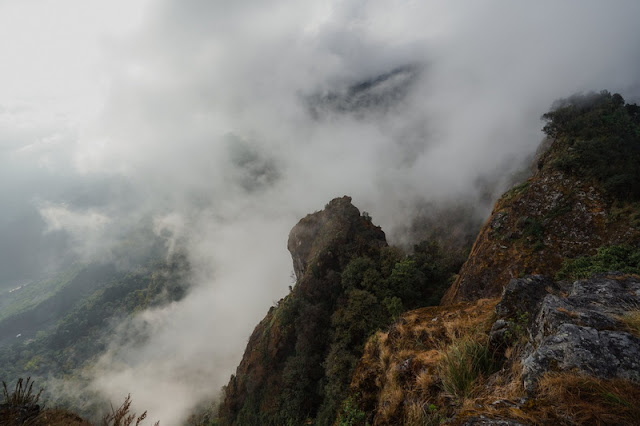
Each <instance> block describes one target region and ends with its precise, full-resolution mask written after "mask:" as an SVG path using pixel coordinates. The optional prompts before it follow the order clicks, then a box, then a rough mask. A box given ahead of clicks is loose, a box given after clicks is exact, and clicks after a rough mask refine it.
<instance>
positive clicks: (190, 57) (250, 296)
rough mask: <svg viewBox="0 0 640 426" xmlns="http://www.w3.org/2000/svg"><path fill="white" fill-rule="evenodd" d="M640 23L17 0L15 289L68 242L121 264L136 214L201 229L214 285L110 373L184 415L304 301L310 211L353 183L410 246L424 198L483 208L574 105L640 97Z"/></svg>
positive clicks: (7, 137) (8, 146) (11, 92)
mask: <svg viewBox="0 0 640 426" xmlns="http://www.w3.org/2000/svg"><path fill="white" fill-rule="evenodd" d="M638 16H640V2H638V1H636V0H629V1H615V2H602V1H584V0H583V1H579V2H578V1H558V0H554V1H536V2H533V1H530V2H527V3H526V4H525V3H523V2H513V1H506V0H505V1H483V2H478V1H458V2H452V1H441V2H435V1H426V0H425V1H411V0H395V1H381V0H368V1H365V0H343V1H328V0H325V1H306V2H300V1H293V0H268V1H265V0H261V1H251V0H244V1H240V0H238V1H233V2H231V1H212V0H206V1H205V0H186V1H185V0H158V1H151V0H126V1H125V0H110V1H97V0H96V1H87V0H62V1H52V0H20V1H18V0H14V1H11V0H0V59H1V63H2V65H1V66H0V196H2V199H3V210H2V212H0V250H2V255H1V256H0V257H1V259H0V266H2V268H0V269H2V270H3V272H2V274H0V281H2V282H0V287H1V286H6V285H10V284H12V283H15V282H17V281H19V280H20V279H25V278H29V277H31V276H34V275H37V272H38V271H40V270H41V269H43V268H46V267H49V268H51V267H53V266H52V265H56V264H57V262H59V260H60V259H59V257H60V254H61V253H62V254H64V255H65V256H69V255H71V254H76V255H82V256H83V258H84V259H85V260H91V259H100V258H106V257H108V256H109V255H110V247H111V245H112V244H113V243H114V240H115V239H117V237H118V236H119V235H122V234H126V232H127V230H130V229H131V228H132V226H135V224H136V223H140V221H141V220H149V221H151V222H153V226H154V227H155V229H156V230H157V231H158V232H160V231H164V233H163V235H170V236H172V237H175V238H178V237H180V238H184V239H185V240H186V241H187V242H188V244H187V250H188V254H189V257H190V260H191V262H192V263H193V265H194V266H195V268H196V277H195V281H196V287H195V290H194V291H193V292H192V293H191V294H190V295H189V296H188V297H187V298H186V299H185V300H184V301H183V302H181V303H179V304H175V305H172V306H169V307H166V308H163V309H161V310H156V311H150V312H145V313H144V314H143V315H141V316H140V318H139V321H146V322H148V323H149V324H153V327H152V330H153V333H152V336H151V338H150V340H149V342H148V344H147V345H144V346H142V347H136V348H126V350H122V349H121V350H120V351H119V352H118V357H119V358H118V359H120V360H121V361H122V360H123V359H124V364H120V365H118V367H117V368H116V367H113V365H111V362H112V361H113V356H112V355H114V354H115V353H116V352H117V351H116V352H111V353H110V354H108V355H107V356H105V358H104V359H103V360H102V364H101V368H102V369H101V370H100V371H101V372H105V371H106V373H104V374H102V375H100V376H99V377H97V378H96V381H95V384H96V386H97V387H99V388H100V389H103V390H104V391H105V392H106V394H108V395H109V396H112V397H113V398H114V399H115V400H121V399H122V395H126V394H127V393H128V392H131V393H132V395H133V399H134V402H135V403H138V404H139V405H140V406H141V407H144V409H148V410H149V415H150V417H151V418H154V419H155V418H158V419H161V420H162V421H163V424H175V422H176V421H177V420H178V419H180V418H182V416H184V415H185V413H186V412H188V410H189V409H190V408H191V407H192V405H193V403H195V402H197V400H198V399H202V398H210V397H211V396H212V395H213V394H214V393H215V392H216V391H217V390H218V389H219V388H220V386H222V385H223V384H225V382H226V380H227V379H228V376H229V374H231V373H232V372H233V369H234V368H235V366H236V365H237V364H238V362H239V357H240V355H241V352H242V350H243V349H244V345H245V343H246V340H247V338H248V336H249V333H250V332H251V330H252V328H253V326H254V325H255V324H256V323H257V321H258V320H259V319H260V318H262V316H263V315H264V314H265V313H266V311H267V310H268V308H269V306H270V305H271V304H272V303H273V302H274V301H275V300H277V299H279V298H280V297H282V296H283V295H284V294H286V292H287V286H288V285H290V284H291V282H290V280H289V274H290V271H291V269H292V268H291V261H290V258H289V255H288V253H287V252H286V240H287V236H288V231H289V229H290V228H291V227H292V226H293V225H294V224H295V223H296V222H297V220H298V219H299V218H300V217H302V216H304V215H305V214H307V213H310V212H313V211H315V210H319V209H321V208H322V207H323V206H324V204H325V203H327V202H328V201H329V200H330V199H331V198H333V197H336V196H342V195H344V194H348V195H351V196H353V201H354V204H355V205H356V206H358V207H359V208H361V210H366V211H368V212H369V213H370V214H371V215H372V217H373V219H374V222H375V223H377V224H380V225H382V226H383V229H384V230H385V231H387V234H388V236H389V238H390V239H391V240H394V238H395V236H394V229H395V228H396V227H397V226H399V225H402V224H403V223H406V222H407V221H409V220H410V219H411V217H412V215H413V214H415V210H414V206H415V205H416V204H417V202H419V201H424V200H430V201H436V202H439V201H442V202H444V200H450V199H459V198H465V197H466V198H468V199H473V195H474V193H475V192H477V190H478V188H477V186H476V185H477V182H478V179H481V178H486V177H495V176H501V175H503V174H507V173H509V172H510V171H512V170H510V169H513V168H517V167H519V166H520V161H522V159H524V158H526V156H527V155H529V154H531V153H532V152H533V151H534V150H535V148H536V146H537V144H538V143H539V142H540V140H541V137H542V134H541V132H540V128H541V127H542V123H541V122H540V120H539V117H540V115H541V114H543V113H544V112H546V111H547V109H548V108H549V106H550V105H551V103H552V102H553V101H554V100H555V99H556V98H559V97H563V96H568V95H571V94H573V93H575V92H579V91H590V90H595V91H599V90H602V89H607V90H610V91H612V92H620V93H622V94H623V96H625V98H626V99H627V100H637V96H638V93H639V89H640V85H639V80H638V79H639V77H638V76H640V49H638V46H640V29H639V27H638V25H637V18H638ZM397 70H404V71H398V72H396V73H394V71H397ZM390 73H391V74H390ZM380 76H385V77H383V78H378V77H380ZM387 77H391V78H387ZM376 78H378V79H377V80H376ZM367 81H368V82H370V83H372V82H373V83H374V84H372V85H370V86H368V87H369V89H370V90H369V92H367V93H364V94H362V93H360V95H361V98H357V99H360V100H361V101H362V100H363V101H362V102H360V103H358V102H356V101H354V98H353V96H355V95H354V92H353V91H351V92H350V91H349V88H350V87H353V86H354V85H356V84H359V83H363V82H367ZM356 95H357V94H356ZM483 211H484V212H485V213H486V210H483ZM33 253H36V254H37V256H35V255H33ZM30 254H31V255H30ZM3 280H4V281H3ZM114 351H115V350H114ZM159 371H163V372H167V371H173V372H175V374H158V372H159ZM185 378H186V379H188V380H185ZM189 380H192V381H191V382H190V381H189ZM194 383H195V385H194ZM176 395H180V397H179V398H178V397H176ZM164 396H169V397H167V398H165V397H164Z"/></svg>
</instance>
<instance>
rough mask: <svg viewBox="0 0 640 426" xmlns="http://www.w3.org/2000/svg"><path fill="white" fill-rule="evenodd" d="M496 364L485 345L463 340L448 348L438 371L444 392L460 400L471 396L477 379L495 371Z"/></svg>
mask: <svg viewBox="0 0 640 426" xmlns="http://www.w3.org/2000/svg"><path fill="white" fill-rule="evenodd" d="M497 364H498V363H497V362H496V360H495V358H494V356H493V353H492V352H491V351H490V350H489V348H488V346H487V344H486V343H480V342H477V341H474V340H469V339H465V338H463V339H460V340H458V341H456V342H454V343H453V344H451V345H450V346H449V348H448V349H447V351H446V352H445V354H444V356H443V357H442V359H441V360H440V364H439V368H438V371H439V374H440V378H441V380H442V386H443V388H444V390H445V391H446V392H447V393H449V394H451V395H453V396H455V397H457V398H459V399H462V398H465V397H467V396H469V395H470V394H471V391H472V389H473V387H474V385H475V384H476V381H477V380H478V379H479V378H481V377H486V376H488V375H490V374H492V373H494V372H495V371H497V369H498V365H497Z"/></svg>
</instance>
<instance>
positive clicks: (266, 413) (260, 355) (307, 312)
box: [219, 196, 386, 425]
mask: <svg viewBox="0 0 640 426" xmlns="http://www.w3.org/2000/svg"><path fill="white" fill-rule="evenodd" d="M384 246H386V240H385V235H384V233H383V232H382V230H381V229H380V228H379V227H378V226H375V225H373V224H372V223H371V219H370V218H369V217H368V216H361V215H360V212H359V210H358V209H357V208H356V207H354V206H353V205H352V204H351V198H350V197H346V196H345V197H342V198H336V199H334V200H332V201H331V202H330V203H329V204H327V205H326V206H325V209H324V210H322V211H320V212H316V213H313V214H310V215H307V216H306V217H305V218H303V219H302V220H300V222H298V224H297V225H296V226H295V227H294V228H293V229H292V230H291V233H290V234H289V241H288V245H287V247H288V249H289V251H290V252H291V257H292V259H293V264H294V270H295V274H296V277H297V283H296V285H295V287H294V288H293V290H292V292H291V293H290V294H289V295H288V296H287V297H285V298H283V299H282V300H280V301H279V302H278V304H277V306H275V307H272V308H271V309H270V310H269V312H268V313H267V315H266V317H265V318H264V319H263V320H262V321H261V322H260V323H259V324H258V326H257V327H256V328H255V330H254V331H253V333H252V335H251V337H250V338H249V342H248V343H247V348H246V350H245V353H244V356H243V358H242V361H241V362H240V365H239V366H238V368H237V370H236V374H235V375H233V376H232V377H231V379H230V381H229V384H228V385H227V386H226V388H225V395H224V401H223V402H222V405H221V406H220V411H219V416H220V421H221V424H237V425H280V424H287V423H288V422H293V423H295V424H300V423H301V422H303V421H305V419H306V417H301V413H302V414H303V415H304V416H310V417H313V416H314V415H315V413H316V411H317V410H318V407H319V406H320V404H321V402H322V396H321V395H320V393H321V392H322V386H321V380H322V378H323V377H324V375H325V372H324V366H323V364H324V359H325V357H326V355H327V351H328V347H329V340H330V328H331V316H332V314H333V312H334V311H335V309H336V303H337V300H338V299H339V297H340V295H341V293H342V291H343V289H342V286H341V281H340V273H341V271H342V269H343V268H344V267H345V266H346V265H347V263H348V262H349V261H350V260H351V259H353V258H355V257H359V256H365V255H373V254H374V253H375V252H377V251H379V250H380V248H381V247H384Z"/></svg>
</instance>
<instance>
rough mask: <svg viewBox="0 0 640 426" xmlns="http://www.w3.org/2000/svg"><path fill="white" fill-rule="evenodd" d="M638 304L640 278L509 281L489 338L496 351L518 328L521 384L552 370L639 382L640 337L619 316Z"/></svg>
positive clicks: (528, 385)
mask: <svg viewBox="0 0 640 426" xmlns="http://www.w3.org/2000/svg"><path fill="white" fill-rule="evenodd" d="M638 307H640V277H636V276H627V275H622V274H616V273H610V274H600V275H598V276H595V277H592V278H590V279H586V280H578V281H575V282H573V283H571V284H568V283H560V284H556V283H554V282H553V281H551V280H548V279H545V278H543V277H540V276H537V277H526V278H523V279H515V280H512V281H511V282H510V283H509V285H508V286H507V287H506V289H505V291H504V295H503V297H502V300H501V301H500V303H498V305H497V306H496V313H497V314H498V316H499V319H498V320H497V321H496V322H495V323H494V324H493V327H492V328H491V332H490V342H491V345H492V347H493V348H494V349H496V350H499V349H500V348H504V347H506V346H508V345H509V344H510V343H513V339H514V336H515V335H516V334H517V333H518V331H520V332H521V333H522V334H525V336H524V337H526V341H527V344H526V347H525V350H524V351H523V353H522V355H521V358H522V378H523V383H524V386H525V389H526V390H527V391H528V392H530V393H531V392H534V391H535V390H536V385H537V383H538V380H539V379H540V378H541V377H542V376H543V375H544V374H547V373H550V372H569V371H570V372H572V373H579V374H585V375H591V376H595V377H598V378H602V379H613V378H621V379H625V380H629V381H633V382H637V383H640V360H639V359H638V355H640V338H639V337H638V336H635V335H634V334H633V333H632V332H630V330H628V328H627V326H626V325H625V323H624V321H623V318H624V317H625V315H627V314H628V313H629V312H630V311H634V310H637V309H638Z"/></svg>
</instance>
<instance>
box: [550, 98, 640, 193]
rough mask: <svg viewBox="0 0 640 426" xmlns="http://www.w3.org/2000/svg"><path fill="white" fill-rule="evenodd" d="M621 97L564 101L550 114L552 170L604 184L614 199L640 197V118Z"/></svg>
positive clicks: (636, 108) (634, 109)
mask: <svg viewBox="0 0 640 426" xmlns="http://www.w3.org/2000/svg"><path fill="white" fill-rule="evenodd" d="M638 109H639V108H638V106H637V105H635V104H627V105H625V103H624V99H623V98H622V96H620V95H619V94H613V95H612V94H611V93H609V92H607V91H603V92H600V93H599V94H595V93H591V94H587V95H580V96H574V97H571V98H569V99H564V100H561V101H560V102H558V103H557V104H556V105H555V108H554V109H553V110H552V111H550V112H548V113H546V114H544V115H543V116H542V118H543V119H545V120H547V124H546V125H545V126H544V128H543V131H544V132H545V133H546V134H547V135H548V136H550V137H552V138H554V139H555V142H554V145H553V147H552V151H553V155H552V156H551V162H550V164H551V166H552V167H555V168H557V169H559V170H562V171H563V172H566V173H570V174H573V175H575V176H577V177H579V178H581V179H587V180H592V181H595V182H596V183H598V184H599V185H600V186H601V187H602V189H604V190H605V191H606V192H607V194H609V195H610V196H611V197H612V198H613V199H622V200H626V199H640V114H639V113H638Z"/></svg>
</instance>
